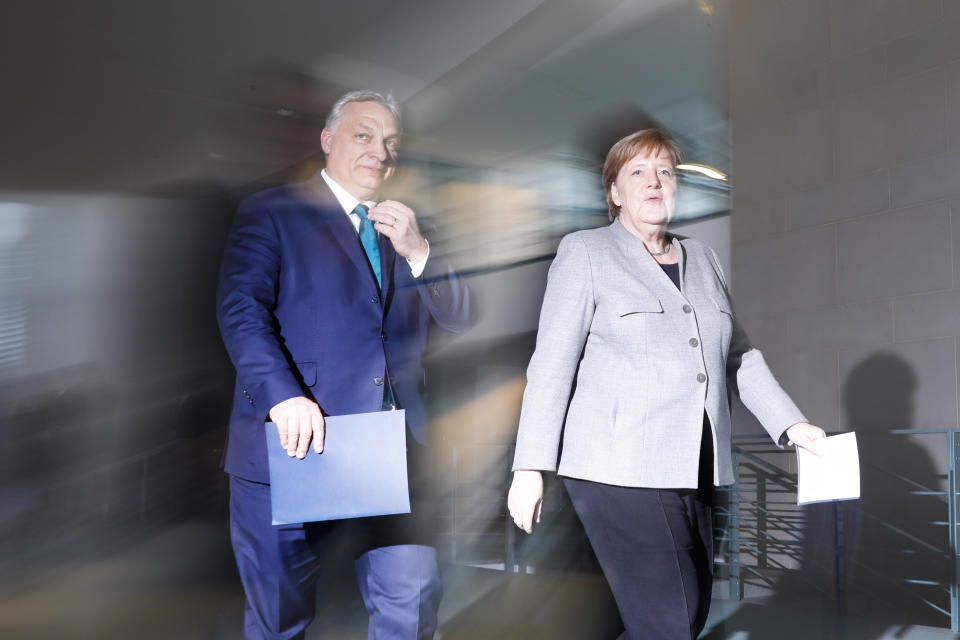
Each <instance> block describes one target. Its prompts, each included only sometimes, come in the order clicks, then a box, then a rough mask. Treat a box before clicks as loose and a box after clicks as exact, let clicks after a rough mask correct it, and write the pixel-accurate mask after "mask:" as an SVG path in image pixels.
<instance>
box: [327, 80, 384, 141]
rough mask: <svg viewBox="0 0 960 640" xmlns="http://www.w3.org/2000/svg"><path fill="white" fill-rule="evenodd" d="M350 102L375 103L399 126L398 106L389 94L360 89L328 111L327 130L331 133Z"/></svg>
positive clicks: (340, 100)
mask: <svg viewBox="0 0 960 640" xmlns="http://www.w3.org/2000/svg"><path fill="white" fill-rule="evenodd" d="M350 102H376V103H377V104H379V105H380V106H382V107H386V108H387V109H389V110H390V113H392V114H393V117H394V118H396V119H397V125H400V106H399V105H398V104H397V101H396V100H395V99H394V97H393V96H392V95H391V94H389V93H388V94H382V93H380V92H378V91H370V90H369V89H361V90H359V91H351V92H350V93H347V94H344V95H343V96H341V97H340V99H339V100H337V101H336V102H335V103H334V104H333V107H331V109H330V115H328V116H327V124H326V126H327V129H329V130H330V131H331V132H332V131H336V130H337V125H339V124H340V118H342V117H343V108H344V107H345V106H347V104H348V103H350Z"/></svg>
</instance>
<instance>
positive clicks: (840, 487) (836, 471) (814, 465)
mask: <svg viewBox="0 0 960 640" xmlns="http://www.w3.org/2000/svg"><path fill="white" fill-rule="evenodd" d="M820 444H821V448H822V449H823V451H824V452H825V453H824V455H823V457H822V458H820V457H817V456H815V455H814V454H812V453H810V452H809V451H807V450H806V449H802V448H800V447H797V504H809V503H811V502H826V501H828V500H854V499H857V498H859V497H860V456H859V454H858V453H857V434H856V433H853V432H850V433H841V434H840V435H837V436H830V437H828V438H826V439H824V440H822V441H821V443H820Z"/></svg>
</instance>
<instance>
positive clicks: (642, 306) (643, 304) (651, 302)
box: [618, 298, 663, 318]
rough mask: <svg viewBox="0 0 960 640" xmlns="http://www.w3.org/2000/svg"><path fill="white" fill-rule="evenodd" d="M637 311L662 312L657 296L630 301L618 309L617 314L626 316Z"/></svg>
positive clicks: (622, 316)
mask: <svg viewBox="0 0 960 640" xmlns="http://www.w3.org/2000/svg"><path fill="white" fill-rule="evenodd" d="M637 313H663V305H662V304H660V300H658V299H657V298H649V299H645V300H636V301H631V302H630V303H629V304H627V305H624V306H622V307H621V308H620V309H619V313H618V315H619V316H620V317H621V318H626V317H627V316H632V315H635V314H637Z"/></svg>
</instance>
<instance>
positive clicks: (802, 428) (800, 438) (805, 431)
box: [787, 422, 827, 456]
mask: <svg viewBox="0 0 960 640" xmlns="http://www.w3.org/2000/svg"><path fill="white" fill-rule="evenodd" d="M787 437H788V438H789V439H790V444H795V445H796V446H798V447H803V448H804V449H806V450H807V451H809V452H810V453H812V454H814V455H816V456H822V455H823V454H824V450H823V447H821V446H820V441H821V440H823V439H824V438H826V437H827V434H826V433H824V431H823V429H821V428H820V427H817V426H815V425H812V424H809V423H806V422H798V423H797V424H795V425H793V426H791V427H789V428H788V429H787Z"/></svg>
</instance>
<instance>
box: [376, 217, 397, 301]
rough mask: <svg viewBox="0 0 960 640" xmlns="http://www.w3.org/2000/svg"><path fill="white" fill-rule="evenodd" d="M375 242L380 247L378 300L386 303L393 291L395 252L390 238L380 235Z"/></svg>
mask: <svg viewBox="0 0 960 640" xmlns="http://www.w3.org/2000/svg"><path fill="white" fill-rule="evenodd" d="M377 242H378V244H379V246H380V299H381V301H386V300H389V296H390V294H391V293H392V291H393V265H394V264H395V263H396V262H397V252H396V251H395V250H394V248H393V242H391V241H390V238H388V237H387V236H385V235H383V234H382V233H381V234H380V235H379V237H378V238H377Z"/></svg>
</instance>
